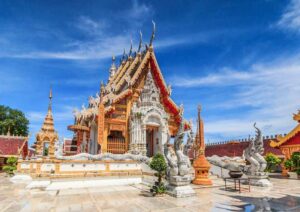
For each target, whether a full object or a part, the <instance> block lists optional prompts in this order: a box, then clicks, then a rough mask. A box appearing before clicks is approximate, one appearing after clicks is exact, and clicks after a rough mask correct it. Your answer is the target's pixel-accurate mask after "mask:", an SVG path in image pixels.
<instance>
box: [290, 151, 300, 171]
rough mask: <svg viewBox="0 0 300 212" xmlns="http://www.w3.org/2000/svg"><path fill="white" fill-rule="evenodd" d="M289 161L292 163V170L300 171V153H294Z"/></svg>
mask: <svg viewBox="0 0 300 212" xmlns="http://www.w3.org/2000/svg"><path fill="white" fill-rule="evenodd" d="M291 160H292V161H293V164H294V167H293V168H294V169H295V170H296V171H297V170H299V169H300V152H294V153H293V154H292V157H291Z"/></svg>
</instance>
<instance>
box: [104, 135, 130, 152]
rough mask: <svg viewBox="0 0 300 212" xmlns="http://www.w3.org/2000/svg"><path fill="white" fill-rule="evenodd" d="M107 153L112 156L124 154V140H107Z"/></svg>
mask: <svg viewBox="0 0 300 212" xmlns="http://www.w3.org/2000/svg"><path fill="white" fill-rule="evenodd" d="M107 152H109V153H113V154H124V153H125V152H126V143H125V139H124V138H108V139H107Z"/></svg>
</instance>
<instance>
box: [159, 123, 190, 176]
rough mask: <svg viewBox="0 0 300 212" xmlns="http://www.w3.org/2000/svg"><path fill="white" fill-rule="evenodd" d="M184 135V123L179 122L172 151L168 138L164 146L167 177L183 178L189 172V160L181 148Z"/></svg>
mask: <svg viewBox="0 0 300 212" xmlns="http://www.w3.org/2000/svg"><path fill="white" fill-rule="evenodd" d="M184 135H185V132H184V121H181V123H180V127H179V129H178V132H177V135H176V137H175V139H174V149H173V148H172V146H171V145H170V143H169V140H170V138H169V139H168V141H167V143H166V144H165V148H164V153H165V157H166V159H167V162H168V165H169V166H168V171H167V177H171V176H185V175H187V174H188V173H189V172H190V168H191V162H190V160H189V158H188V157H187V156H186V155H184V154H183V151H182V148H181V146H182V143H183V138H184Z"/></svg>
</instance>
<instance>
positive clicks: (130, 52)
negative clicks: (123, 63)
mask: <svg viewBox="0 0 300 212" xmlns="http://www.w3.org/2000/svg"><path fill="white" fill-rule="evenodd" d="M131 54H132V39H130V50H129V53H128V57H131Z"/></svg>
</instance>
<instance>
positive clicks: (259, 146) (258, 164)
mask: <svg viewBox="0 0 300 212" xmlns="http://www.w3.org/2000/svg"><path fill="white" fill-rule="evenodd" d="M253 126H254V128H255V130H256V136H255V139H251V141H250V144H249V146H248V147H247V148H246V149H245V150H244V153H243V156H244V158H245V159H246V160H247V161H248V162H249V163H250V164H251V165H250V167H249V168H248V169H247V170H245V171H246V172H247V174H249V175H261V174H262V173H264V170H265V169H266V167H267V162H266V160H265V158H264V157H263V156H262V154H263V153H264V146H263V138H262V133H261V130H260V129H258V128H257V127H256V123H254V125H253Z"/></svg>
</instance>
